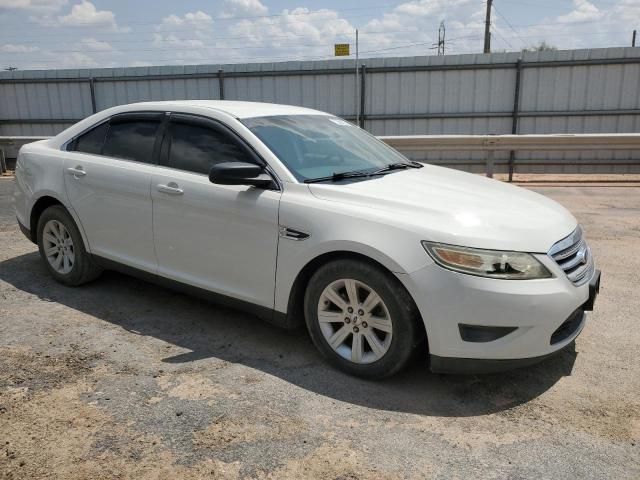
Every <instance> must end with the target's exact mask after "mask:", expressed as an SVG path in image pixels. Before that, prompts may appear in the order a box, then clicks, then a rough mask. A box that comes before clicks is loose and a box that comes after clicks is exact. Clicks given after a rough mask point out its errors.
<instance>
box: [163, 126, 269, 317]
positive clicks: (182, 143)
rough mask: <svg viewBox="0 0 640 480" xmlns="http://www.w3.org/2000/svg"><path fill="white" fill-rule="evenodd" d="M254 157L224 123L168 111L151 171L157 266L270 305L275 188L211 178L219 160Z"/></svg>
mask: <svg viewBox="0 0 640 480" xmlns="http://www.w3.org/2000/svg"><path fill="white" fill-rule="evenodd" d="M233 161H239V162H251V163H261V159H259V157H257V155H256V154H255V153H254V152H253V151H252V150H251V149H250V148H249V147H248V146H247V145H246V144H245V143H244V142H243V141H242V140H241V139H240V138H239V137H238V136H237V135H236V134H235V133H233V132H232V131H231V130H230V129H229V128H227V127H226V126H224V125H222V124H221V123H219V122H217V121H214V120H211V119H204V118H202V117H197V116H190V115H184V114H172V115H171V117H170V119H169V122H168V124H167V127H166V133H165V136H164V140H163V142H162V147H161V149H160V165H159V166H158V167H157V170H156V173H154V175H153V179H152V192H151V196H152V199H153V229H154V241H155V248H156V255H157V257H158V273H159V274H160V275H162V276H165V277H169V278H172V279H175V280H178V281H181V282H184V283H187V284H190V285H193V286H196V287H199V288H204V289H206V290H209V291H213V292H216V293H220V294H223V295H227V296H230V297H233V298H235V299H238V300H242V301H246V302H250V303H253V304H257V305H260V306H264V307H268V308H272V307H273V298H274V286H275V269H276V254H277V246H278V206H279V202H280V196H281V192H280V191H279V190H278V189H262V188H256V187H251V186H245V185H218V184H213V183H211V182H210V181H209V176H208V172H209V170H210V169H211V167H212V166H213V165H214V164H216V163H218V162H233Z"/></svg>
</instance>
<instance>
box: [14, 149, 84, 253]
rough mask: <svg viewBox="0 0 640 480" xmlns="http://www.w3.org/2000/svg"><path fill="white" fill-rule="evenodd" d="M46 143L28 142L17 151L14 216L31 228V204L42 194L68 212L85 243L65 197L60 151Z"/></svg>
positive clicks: (78, 223)
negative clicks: (54, 200)
mask: <svg viewBox="0 0 640 480" xmlns="http://www.w3.org/2000/svg"><path fill="white" fill-rule="evenodd" d="M48 142H50V140H41V141H39V142H34V143H29V144H27V145H25V146H23V147H22V148H21V149H20V151H19V153H18V159H17V162H16V179H15V181H16V186H15V188H14V207H15V211H16V217H17V218H18V221H19V222H20V223H22V225H24V226H25V227H27V228H31V225H30V222H31V212H32V210H33V207H34V205H35V204H36V203H37V202H38V200H39V199H41V198H42V197H52V198H54V199H56V200H57V201H59V202H60V203H61V204H62V205H63V206H64V207H65V208H66V209H67V210H68V211H69V213H70V214H71V216H72V217H73V218H74V220H75V222H76V225H78V228H79V230H80V233H81V234H82V237H83V241H84V243H85V246H87V241H86V238H85V236H84V231H83V229H82V225H81V224H80V222H79V220H78V218H77V216H76V215H75V212H74V211H73V209H72V208H71V207H70V205H69V201H68V199H67V195H66V191H65V186H64V169H63V162H64V159H63V152H62V151H60V150H58V149H57V148H51V147H50V146H49V144H48Z"/></svg>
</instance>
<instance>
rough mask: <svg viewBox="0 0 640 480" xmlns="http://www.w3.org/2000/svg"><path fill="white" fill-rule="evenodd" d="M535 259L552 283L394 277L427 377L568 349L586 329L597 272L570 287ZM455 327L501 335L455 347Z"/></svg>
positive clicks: (436, 275)
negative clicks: (421, 342) (426, 358)
mask: <svg viewBox="0 0 640 480" xmlns="http://www.w3.org/2000/svg"><path fill="white" fill-rule="evenodd" d="M536 258H538V260H540V261H541V262H542V263H543V264H544V265H545V266H546V267H547V268H548V269H549V270H550V271H551V272H552V273H553V274H554V278H549V279H538V280H498V279H490V278H483V277H474V276H470V275H465V274H460V273H456V272H452V271H449V270H446V269H444V268H441V267H439V266H437V265H435V264H434V265H428V266H426V267H424V268H422V269H420V270H418V271H416V272H413V273H410V274H406V275H399V276H398V277H399V279H400V280H401V281H402V282H403V284H404V285H405V287H406V288H407V289H408V290H409V292H410V293H411V295H412V297H413V298H414V300H415V301H416V304H417V306H418V309H419V310H420V313H421V315H422V319H423V321H424V323H425V328H426V331H427V337H428V342H429V353H430V356H431V368H432V370H433V371H438V372H456V373H462V372H467V373H479V372H490V371H499V370H505V369H510V368H515V367H519V366H524V365H529V364H532V363H537V362H538V361H541V360H543V359H544V358H546V357H548V356H550V355H553V354H555V353H557V352H559V351H561V350H562V349H564V348H565V347H566V346H567V345H569V344H570V343H571V342H573V340H574V339H575V338H576V337H577V336H578V335H579V334H580V332H581V331H582V329H583V327H584V325H585V323H586V314H585V313H584V312H585V311H588V310H592V309H593V303H594V301H595V297H596V295H597V293H598V289H599V281H600V272H599V271H597V270H596V271H594V273H593V275H592V278H591V281H590V282H588V283H585V284H584V285H580V286H575V285H574V284H573V283H571V281H570V280H569V279H568V278H567V276H566V274H565V273H564V272H563V271H562V270H560V268H559V267H558V266H557V264H556V263H555V262H554V261H553V260H552V259H551V258H549V257H548V256H547V255H536ZM577 315H579V318H577ZM569 320H572V322H571V323H568V322H569ZM461 326H463V327H472V328H473V327H474V326H477V327H478V328H479V329H480V328H485V329H488V330H491V329H493V330H495V331H502V332H506V333H504V334H503V335H501V336H499V338H495V339H491V338H484V337H486V336H481V337H479V339H471V341H470V339H469V338H466V340H463V338H462V337H463V334H462V333H463V330H462V329H461ZM514 327H515V328H514ZM561 327H562V329H561ZM559 330H562V331H561V332H560V333H557V331H559ZM554 334H556V335H555V337H554V338H553V340H552V336H553V335H554Z"/></svg>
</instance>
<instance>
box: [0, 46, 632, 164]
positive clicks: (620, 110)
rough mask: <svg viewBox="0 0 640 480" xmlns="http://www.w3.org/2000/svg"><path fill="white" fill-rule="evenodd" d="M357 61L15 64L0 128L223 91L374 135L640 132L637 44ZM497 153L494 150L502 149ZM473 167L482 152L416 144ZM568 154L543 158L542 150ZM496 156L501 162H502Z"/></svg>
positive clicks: (527, 156)
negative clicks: (343, 121)
mask: <svg viewBox="0 0 640 480" xmlns="http://www.w3.org/2000/svg"><path fill="white" fill-rule="evenodd" d="M361 64H362V66H361V68H360V70H361V75H360V80H359V82H360V95H361V101H360V102H359V104H360V111H359V112H356V106H357V105H358V102H356V78H355V74H354V61H353V60H327V61H314V62H284V63H262V64H243V65H197V66H162V67H131V68H106V69H84V70H48V71H15V72H3V73H2V74H0V135H52V134H55V133H57V132H59V131H61V130H62V129H64V128H66V127H67V126H69V125H71V124H73V123H74V122H76V121H77V120H79V119H81V118H84V117H86V116H88V115H90V114H91V113H93V112H95V111H99V110H102V109H104V108H107V107H110V106H113V105H118V104H123V103H130V102H136V101H145V100H170V99H199V98H200V99H201V98H207V99H227V100H253V101H264V102H276V103H286V104H293V105H301V106H305V107H311V108H316V109H319V110H324V111H328V112H332V113H334V114H337V115H340V116H343V117H345V118H348V119H351V120H354V119H355V117H356V113H359V117H360V122H361V125H362V126H363V127H364V128H366V129H368V130H369V131H371V132H372V133H374V134H376V135H424V134H510V133H522V134H525V133H629V132H639V131H640V48H635V49H634V48H611V49H593V50H569V51H546V52H525V53H523V54H521V53H517V52H514V53H494V54H490V55H451V56H443V57H435V56H425V57H399V58H376V59H363V60H362V61H361ZM500 155H502V156H500ZM413 156H414V157H415V158H417V159H427V160H429V161H433V162H438V163H447V164H453V165H456V166H458V167H459V168H466V169H474V163H477V161H478V160H481V159H482V158H483V154H482V153H469V152H467V153H464V154H462V153H449V152H446V153H443V152H433V153H427V154H425V153H424V152H422V153H421V152H415V153H414V154H413ZM551 159H553V160H564V161H563V162H562V166H551V165H549V164H548V161H549V160H551ZM638 159H639V154H638V152H631V151H616V152H610V151H604V152H602V151H597V152H596V151H584V152H578V153H575V152H571V153H566V152H565V153H563V152H550V153H547V152H535V153H527V152H522V153H520V152H519V153H518V155H517V158H516V157H515V155H514V154H509V153H508V152H504V153H502V154H499V155H497V156H496V162H497V166H498V167H497V171H501V170H503V171H504V170H505V169H507V168H508V164H509V163H512V162H513V161H517V162H518V164H519V167H518V171H520V172H525V171H532V172H536V171H539V172H548V171H554V172H558V171H565V172H585V173H587V172H601V173H611V172H638V171H640V165H639V162H638ZM501 165H502V166H501Z"/></svg>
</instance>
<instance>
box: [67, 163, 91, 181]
mask: <svg viewBox="0 0 640 480" xmlns="http://www.w3.org/2000/svg"><path fill="white" fill-rule="evenodd" d="M67 173H68V174H69V175H73V176H74V177H76V178H78V177H84V176H85V175H86V174H87V172H85V171H84V170H83V169H82V167H81V166H79V165H78V166H77V167H75V168H67Z"/></svg>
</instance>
